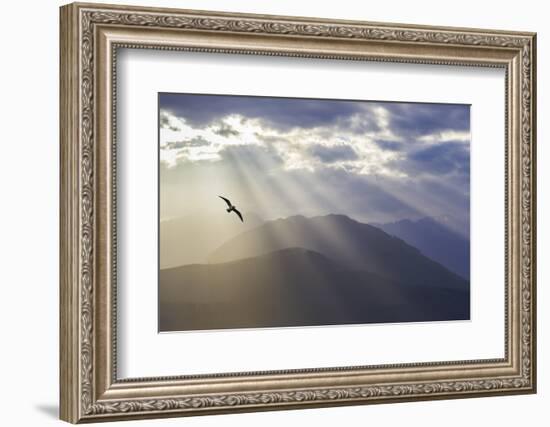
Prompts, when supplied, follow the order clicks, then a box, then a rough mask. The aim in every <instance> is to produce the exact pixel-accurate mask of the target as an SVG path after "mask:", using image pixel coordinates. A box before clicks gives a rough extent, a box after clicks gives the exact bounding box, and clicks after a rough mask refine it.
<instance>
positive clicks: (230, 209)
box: [218, 196, 244, 222]
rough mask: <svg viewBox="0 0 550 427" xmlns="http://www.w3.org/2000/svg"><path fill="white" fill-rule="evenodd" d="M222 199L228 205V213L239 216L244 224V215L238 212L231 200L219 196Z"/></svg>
mask: <svg viewBox="0 0 550 427" xmlns="http://www.w3.org/2000/svg"><path fill="white" fill-rule="evenodd" d="M218 197H219V198H220V199H223V200H224V201H225V203H227V206H228V208H227V209H226V211H227V212H228V213H229V212H235V213H236V214H237V216H238V217H239V218H240V219H241V222H244V219H243V215H242V214H241V213H240V212H239V211H238V210H237V208H236V207H235V206H234V205H233V204H232V203H231V201H230V200H229V199H226V198H225V197H222V196H218Z"/></svg>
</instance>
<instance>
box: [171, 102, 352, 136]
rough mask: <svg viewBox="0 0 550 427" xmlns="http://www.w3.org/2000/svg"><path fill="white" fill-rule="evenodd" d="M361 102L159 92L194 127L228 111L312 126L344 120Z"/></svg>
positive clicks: (277, 123)
mask: <svg viewBox="0 0 550 427" xmlns="http://www.w3.org/2000/svg"><path fill="white" fill-rule="evenodd" d="M361 104H363V103H361V102H353V101H338V100H322V101H320V100H315V99H299V98H292V99H291V98H276V97H257V96H224V95H198V96H197V95H193V94H165V93H163V94H160V106H161V108H162V109H163V110H167V111H170V112H171V113H172V114H174V115H176V116H179V117H183V118H185V119H186V120H187V121H188V122H189V123H191V124H192V125H194V126H205V125H208V124H210V123H211V122H213V121H215V120H219V119H221V118H223V117H225V116H227V115H229V114H240V115H242V116H244V117H247V118H260V119H263V120H265V121H266V122H268V123H269V124H270V125H272V126H273V127H276V128H279V129H285V130H287V129H291V128H293V127H301V128H312V127H317V126H326V125H331V124H335V123H337V122H338V121H339V120H344V119H346V118H348V117H350V116H351V115H353V114H354V113H357V112H359V111H361Z"/></svg>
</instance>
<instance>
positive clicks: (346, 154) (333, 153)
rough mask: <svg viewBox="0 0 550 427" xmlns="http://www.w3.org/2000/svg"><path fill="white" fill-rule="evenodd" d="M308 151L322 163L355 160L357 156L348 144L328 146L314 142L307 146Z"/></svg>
mask: <svg viewBox="0 0 550 427" xmlns="http://www.w3.org/2000/svg"><path fill="white" fill-rule="evenodd" d="M308 151H309V153H310V154H311V155H312V156H313V157H315V158H317V159H319V160H321V161H322V162H324V163H334V162H338V161H341V160H356V159H358V158H359V156H358V155H357V153H356V152H355V150H354V149H353V148H352V147H350V146H349V145H336V146H332V147H328V146H325V145H321V144H315V145H312V146H311V147H309V149H308Z"/></svg>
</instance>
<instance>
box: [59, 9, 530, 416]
mask: <svg viewBox="0 0 550 427" xmlns="http://www.w3.org/2000/svg"><path fill="white" fill-rule="evenodd" d="M60 12H61V39H60V42H61V48H60V51H61V81H60V92H61V94H60V109H61V112H60V135H61V176H60V179H61V206H60V209H61V219H60V229H61V236H60V258H61V261H60V263H61V264H60V273H61V274H60V327H61V329H60V338H61V339H60V346H61V351H60V384H61V396H60V401H61V405H60V406H61V411H60V414H61V419H63V420H66V421H69V422H72V423H78V422H90V421H111V420H119V419H129V418H154V417H167V416H182V415H199V414H214V413H227V412H237V411H257V410H275V409H285V408H306V407H315V406H330V405H352V404H367V403H382V402H398V401H410V400H428V399H443V398H459V397H475V396H486V395H495V394H519V393H534V392H535V390H536V340H535V327H536V319H535V279H536V274H535V267H536V262H535V261H536V258H535V255H536V254H535V247H536V242H535V237H536V222H535V220H536V218H535V213H536V206H535V202H536V198H535V195H536V184H535V176H536V171H535V131H536V129H535V121H536V120H535V81H536V78H535V69H536V64H535V51H536V45H535V42H536V37H535V34H534V33H524V32H521V33H520V32H509V31H492V30H478V29H459V28H443V27H441V28H440V27H425V26H412V25H401V24H382V23H369V22H353V21H329V20H322V19H311V18H296V17H281V16H263V15H244V14H230V13H217V12H203V11H201V12H199V11H189V10H174V9H157V8H141V7H127V6H112V5H99V4H70V5H67V6H63V7H62V8H61V11H60ZM118 47H130V48H153V49H171V50H193V51H202V52H224V53H229V54H231V53H241V54H242V53H244V54H251V55H283V56H299V57H315V58H339V59H348V60H371V61H372V60H375V61H394V62H406V63H434V64H446V65H472V66H484V67H487V66H488V67H502V68H504V69H505V70H506V76H507V78H506V90H505V91H504V93H503V96H505V97H506V106H507V117H506V144H505V150H506V175H505V176H504V177H503V179H504V180H505V185H506V212H505V213H504V214H505V216H506V229H505V230H504V232H505V235H506V253H505V258H506V272H505V277H506V283H505V284H504V286H505V288H506V289H505V293H506V307H505V312H506V316H505V317H506V322H505V323H506V324H505V328H506V334H505V335H506V339H505V343H504V345H505V357H504V358H503V359H496V360H471V361H457V362H443V363H437V362H434V363H424V364H406V365H398V366H396V365H392V366H391V365H384V366H362V367H336V368H333V369H311V370H292V371H277V372H251V373H242V374H235V375H232V374H221V373H220V374H219V375H208V376H193V377H175V378H141V379H132V380H119V379H117V375H116V357H115V356H116V334H115V333H114V332H115V329H116V322H115V320H116V286H115V285H116V283H115V277H116V257H115V251H116V229H115V225H116V215H115V214H116V209H115V200H116V198H115V196H116V188H115V185H114V176H115V170H116V158H115V156H114V151H113V147H114V143H115V140H114V138H115V126H116V115H115V111H116V110H115V108H114V106H115V102H116V95H115V91H114V88H115V87H116V73H115V72H114V70H115V68H114V65H115V63H116V50H117V48H118ZM488 173H490V171H489V170H488Z"/></svg>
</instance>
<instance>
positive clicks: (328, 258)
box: [158, 93, 470, 332]
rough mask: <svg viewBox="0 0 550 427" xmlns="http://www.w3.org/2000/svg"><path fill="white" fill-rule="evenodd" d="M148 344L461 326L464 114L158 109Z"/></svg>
mask: <svg viewBox="0 0 550 427" xmlns="http://www.w3.org/2000/svg"><path fill="white" fill-rule="evenodd" d="M159 126H160V132H159V135H160V141H159V149H160V164H159V168H160V183H159V187H160V188H159V192H160V200H159V245H160V247H159V251H160V254H159V269H160V270H159V289H158V292H159V305H158V309H159V331H161V332H168V331H187V330H209V329H234V328H266V327H287V326H323V325H345V324H366V323H390V322H391V323H393V322H419V321H423V322H425V321H451V320H467V319H469V318H470V219H469V218H470V107H469V106H468V105H456V104H426V103H397V102H371V101H347V100H324V99H299V98H276V97H254V96H231V95H195V94H171V93H161V94H159Z"/></svg>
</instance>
